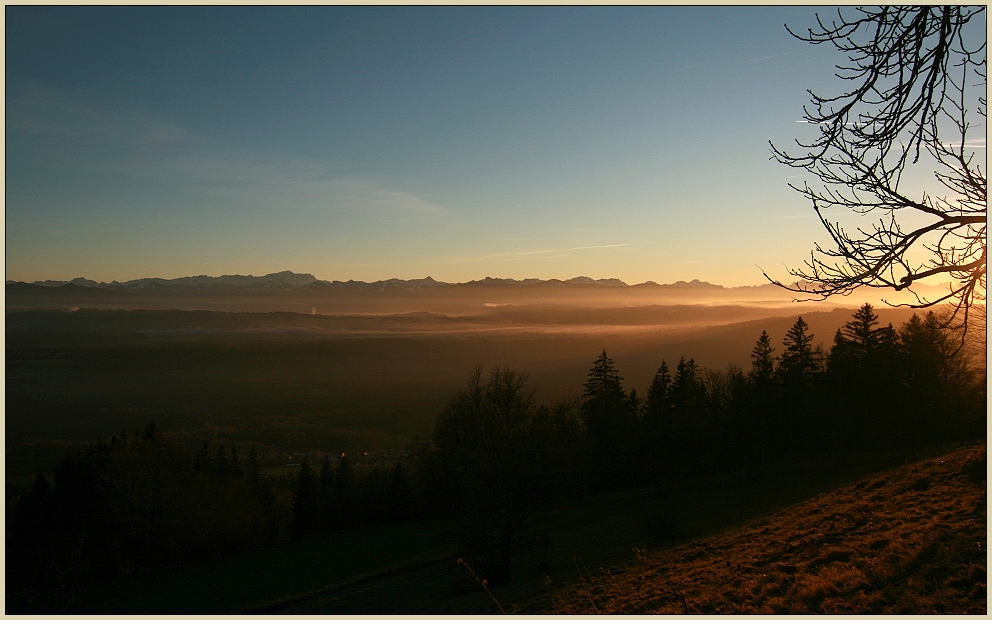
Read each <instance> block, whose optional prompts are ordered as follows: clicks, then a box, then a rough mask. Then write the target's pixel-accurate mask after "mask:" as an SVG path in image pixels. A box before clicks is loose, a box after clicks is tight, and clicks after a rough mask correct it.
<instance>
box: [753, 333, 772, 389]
mask: <svg viewBox="0 0 992 620" xmlns="http://www.w3.org/2000/svg"><path fill="white" fill-rule="evenodd" d="M774 352H775V349H774V348H773V347H772V339H771V338H769V337H768V332H767V331H765V330H761V336H759V337H758V341H757V342H755V343H754V348H753V349H752V350H751V372H749V373H748V379H750V380H751V383H753V384H757V385H761V386H768V385H769V384H771V381H772V377H773V376H774V375H775V356H774V355H773V353H774Z"/></svg>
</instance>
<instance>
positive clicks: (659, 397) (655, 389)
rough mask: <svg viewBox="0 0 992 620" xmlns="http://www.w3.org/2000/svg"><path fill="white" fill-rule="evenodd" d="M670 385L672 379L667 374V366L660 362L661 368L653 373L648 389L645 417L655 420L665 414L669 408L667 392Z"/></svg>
mask: <svg viewBox="0 0 992 620" xmlns="http://www.w3.org/2000/svg"><path fill="white" fill-rule="evenodd" d="M671 385H672V377H671V375H670V374H669V372H668V364H667V363H665V361H664V360H662V361H661V367H660V368H658V372H656V373H654V378H653V379H652V380H651V386H650V387H649V388H648V400H647V415H648V417H652V418H657V417H659V416H662V415H664V414H665V412H666V411H667V410H668V409H669V408H670V406H671V403H670V400H669V394H668V392H669V390H670V389H671Z"/></svg>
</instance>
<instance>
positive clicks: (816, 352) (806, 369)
mask: <svg viewBox="0 0 992 620" xmlns="http://www.w3.org/2000/svg"><path fill="white" fill-rule="evenodd" d="M808 329H809V325H808V324H807V323H806V321H804V320H803V317H799V318H797V319H796V322H795V323H794V324H793V325H792V327H790V328H789V331H788V332H786V334H785V338H784V339H783V340H782V345H783V346H784V347H785V350H784V351H782V357H781V358H780V360H779V364H778V373H777V374H778V375H779V377H780V378H781V380H782V382H783V383H784V384H786V386H787V387H788V388H790V389H792V390H802V389H805V388H807V387H809V384H810V382H811V381H812V379H813V377H814V376H816V375H817V374H818V373H819V372H820V369H821V366H822V360H823V351H822V350H821V349H820V347H814V346H813V334H809V333H807V330H808Z"/></svg>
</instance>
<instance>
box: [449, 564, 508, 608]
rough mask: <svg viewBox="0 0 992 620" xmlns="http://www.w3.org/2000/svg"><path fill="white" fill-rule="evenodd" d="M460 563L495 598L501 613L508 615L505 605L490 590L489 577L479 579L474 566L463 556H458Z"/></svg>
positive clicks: (490, 596)
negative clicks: (462, 557) (473, 568)
mask: <svg viewBox="0 0 992 620" xmlns="http://www.w3.org/2000/svg"><path fill="white" fill-rule="evenodd" d="M458 563H459V564H461V565H462V566H464V567H465V568H467V569H468V572H469V573H471V575H472V579H475V583H477V584H479V585H480V586H482V589H483V590H485V591H486V594H488V595H489V598H491V599H493V602H494V603H496V606H497V607H499V612H500V613H501V614H503V615H506V611H504V610H503V606H502V605H500V604H499V601H497V600H496V597H495V596H493V593H492V592H491V591H490V590H489V580H487V579H479V578H478V577H477V576H476V574H475V571H474V570H472V567H471V566H469V565H468V562H466V561H465V560H463V559H461V558H458Z"/></svg>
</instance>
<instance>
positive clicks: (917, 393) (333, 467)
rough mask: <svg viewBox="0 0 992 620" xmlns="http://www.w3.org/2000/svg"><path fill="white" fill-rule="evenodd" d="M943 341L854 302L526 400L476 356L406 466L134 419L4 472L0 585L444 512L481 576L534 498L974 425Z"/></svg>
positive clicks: (968, 385)
mask: <svg viewBox="0 0 992 620" xmlns="http://www.w3.org/2000/svg"><path fill="white" fill-rule="evenodd" d="M956 344H957V343H956V341H955V340H954V338H953V336H952V335H950V334H948V333H947V332H946V331H945V330H942V329H941V327H940V321H939V320H938V319H937V318H936V317H935V316H934V315H933V313H929V314H927V315H926V316H924V317H919V316H914V317H913V318H912V319H911V320H910V321H909V322H907V323H906V324H905V325H903V326H901V328H900V329H899V330H896V329H895V328H893V326H891V325H887V326H880V325H879V324H878V319H877V317H876V316H875V314H874V312H873V310H872V308H871V306H870V305H865V306H863V307H862V308H861V309H859V310H858V311H857V312H856V313H855V314H854V315H853V316H852V318H851V320H850V321H849V322H848V323H847V324H846V325H845V326H844V327H843V328H842V329H840V330H838V331H837V333H836V334H835V335H834V337H833V344H832V346H831V348H830V350H829V351H824V350H823V349H822V348H821V347H818V346H814V345H813V334H810V333H809V332H808V326H807V324H806V323H805V321H803V319H802V318H799V319H798V320H797V321H796V323H795V324H794V325H793V326H792V328H791V329H790V330H789V331H788V333H787V334H786V335H785V338H784V339H783V341H782V342H781V343H775V342H773V341H772V339H771V338H770V337H769V336H768V334H767V333H765V332H762V333H761V335H760V336H759V337H758V339H757V341H756V343H755V346H754V349H753V352H752V354H751V358H752V364H751V367H750V368H747V369H739V368H734V367H731V368H729V369H727V370H726V371H720V372H714V371H710V370H704V369H701V368H699V367H698V366H697V364H696V363H695V362H694V360H693V359H692V358H689V359H686V358H684V357H683V358H680V359H679V360H677V361H676V360H672V364H671V365H669V363H668V361H667V360H659V363H660V366H659V368H658V371H657V373H656V374H655V375H654V378H653V380H652V381H651V384H650V386H649V387H648V389H647V392H646V394H643V395H640V394H638V393H637V392H636V391H635V390H633V389H631V390H629V391H627V390H625V388H624V387H623V378H622V377H621V376H620V372H619V370H618V369H617V368H616V366H615V364H614V362H613V360H612V359H610V357H609V356H608V355H607V353H606V351H603V352H602V354H601V355H600V356H599V357H598V358H597V359H596V360H595V362H594V363H593V366H592V368H591V369H590V371H589V374H588V377H587V380H586V381H585V383H584V385H583V393H582V395H581V397H578V398H573V399H563V400H559V401H557V402H552V403H546V404H538V403H537V402H536V400H535V395H534V392H533V390H531V389H530V388H529V387H528V384H527V375H526V374H522V373H520V372H517V371H515V370H513V369H509V368H500V367H497V368H494V369H491V370H490V371H489V372H488V373H487V372H485V371H484V369H483V367H482V366H481V365H480V366H477V367H476V368H475V369H473V370H472V372H471V373H470V374H469V379H468V382H467V384H466V385H465V387H464V388H463V389H462V390H460V391H459V392H458V393H457V394H456V395H455V396H454V397H453V398H452V399H451V401H450V402H449V404H448V405H447V407H446V408H445V410H444V411H443V412H442V413H441V414H440V415H439V416H438V418H437V421H436V424H435V427H434V429H433V431H432V433H431V434H430V435H429V436H428V437H423V438H419V439H418V440H416V441H415V442H414V444H413V446H412V450H411V452H412V455H413V458H412V459H411V462H409V463H408V465H407V466H406V467H405V466H404V465H403V464H400V463H395V464H392V465H390V466H376V467H373V468H367V467H366V468H363V469H361V470H359V469H357V468H356V467H355V465H354V464H353V463H352V462H351V461H350V460H349V458H348V457H347V456H342V458H340V459H338V460H337V461H336V462H335V461H332V460H331V459H330V458H328V457H324V458H323V460H319V461H318V462H311V461H310V460H309V459H304V460H303V461H302V463H301V464H300V466H299V468H298V469H297V470H296V472H295V474H294V475H292V476H290V477H287V476H286V475H280V476H275V477H266V476H264V475H262V473H261V470H260V465H259V456H258V454H257V453H256V451H255V447H254V445H253V446H252V447H251V449H250V450H247V451H245V452H246V453H245V454H238V452H237V451H236V449H235V448H234V447H225V446H223V445H218V446H216V447H213V446H210V445H207V444H205V445H204V446H203V448H202V449H201V450H200V451H198V452H197V453H195V454H193V453H192V452H191V451H190V450H189V449H187V448H186V447H185V446H183V445H180V444H173V443H169V442H167V441H165V440H163V439H162V437H161V435H160V434H159V433H158V431H157V429H156V428H155V425H154V423H150V424H149V425H148V426H147V427H146V428H145V429H144V432H142V433H139V434H135V435H132V436H127V435H126V434H122V435H120V436H117V437H114V438H112V439H110V440H109V441H103V440H101V441H99V442H97V443H96V444H95V445H93V446H91V447H89V448H87V449H85V450H79V451H77V452H76V453H75V454H73V455H70V456H67V457H65V458H64V459H62V461H61V462H60V463H59V465H58V467H57V468H56V469H55V471H54V473H53V474H52V475H51V476H50V479H49V477H48V476H45V475H42V474H38V475H37V476H36V478H35V480H34V482H33V484H31V485H28V486H24V487H17V486H14V487H13V488H12V487H11V486H10V485H8V496H7V500H8V501H7V582H6V583H7V592H8V594H12V593H21V594H20V595H21V596H22V597H24V600H22V601H21V603H20V604H21V605H23V606H26V607H27V608H28V610H33V611H52V610H54V611H58V610H71V605H70V604H69V603H66V602H65V601H64V600H62V599H60V598H59V596H62V597H65V596H68V594H67V593H71V592H72V590H73V589H74V588H75V587H78V586H80V585H83V584H87V583H95V582H101V581H106V580H109V579H116V578H121V577H125V576H128V575H136V574H143V573H148V572H152V571H155V570H157V569H161V568H165V567H172V566H182V565H186V564H191V563H196V562H202V561H207V560H210V559H213V558H218V557H222V556H228V555H234V554H238V553H244V552H247V551H251V550H253V549H258V548H260V547H262V546H266V545H273V544H280V543H281V542H283V541H286V540H291V539H299V538H306V537H310V536H317V535H325V534H328V533H331V532H335V531H340V530H343V529H347V528H352V527H361V526H368V525H373V524H379V523H385V522H388V521H396V520H402V519H412V518H442V517H453V516H459V517H463V518H464V521H465V522H466V523H468V524H469V525H470V526H469V528H468V529H467V532H468V536H467V538H466V539H465V540H464V541H463V542H464V545H465V553H466V558H467V559H468V560H469V561H470V562H472V566H473V567H474V568H475V570H476V572H477V573H478V574H479V575H480V576H482V577H483V578H485V579H488V580H489V582H490V583H492V584H499V583H501V582H505V581H507V580H509V579H510V578H511V572H510V567H511V556H512V555H513V553H514V551H515V549H517V548H518V546H519V543H520V540H521V533H522V530H523V528H524V524H525V522H526V521H527V518H528V516H529V515H530V514H532V513H533V512H534V511H535V510H537V509H539V508H541V507H543V506H548V505H550V504H552V503H556V502H559V503H560V502H569V501H575V500H576V499H579V498H584V497H589V496H590V495H591V494H595V493H600V492H605V491H610V490H615V489H618V488H624V487H632V486H639V485H645V484H655V483H662V482H666V481H671V480H677V479H681V478H686V477H689V476H693V475H699V474H709V473H719V472H725V471H733V470H742V469H748V468H753V467H757V466H760V465H764V464H769V463H773V462H776V461H782V460H791V459H796V458H798V457H802V458H816V457H817V456H819V455H826V454H843V453H852V452H860V451H870V450H884V449H894V448H904V447H913V446H920V445H924V444H928V443H935V442H945V441H952V440H961V439H971V438H983V437H984V436H985V410H986V405H985V402H986V401H985V393H984V390H985V381H984V379H983V378H982V377H978V376H976V373H975V372H974V371H972V370H971V369H970V368H969V367H968V365H967V363H966V360H965V359H964V357H963V356H962V355H961V354H956V353H955V351H956ZM408 468H409V471H408ZM8 600H10V599H9V597H8ZM60 600H62V602H61V603H60V602H59V601H60Z"/></svg>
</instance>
